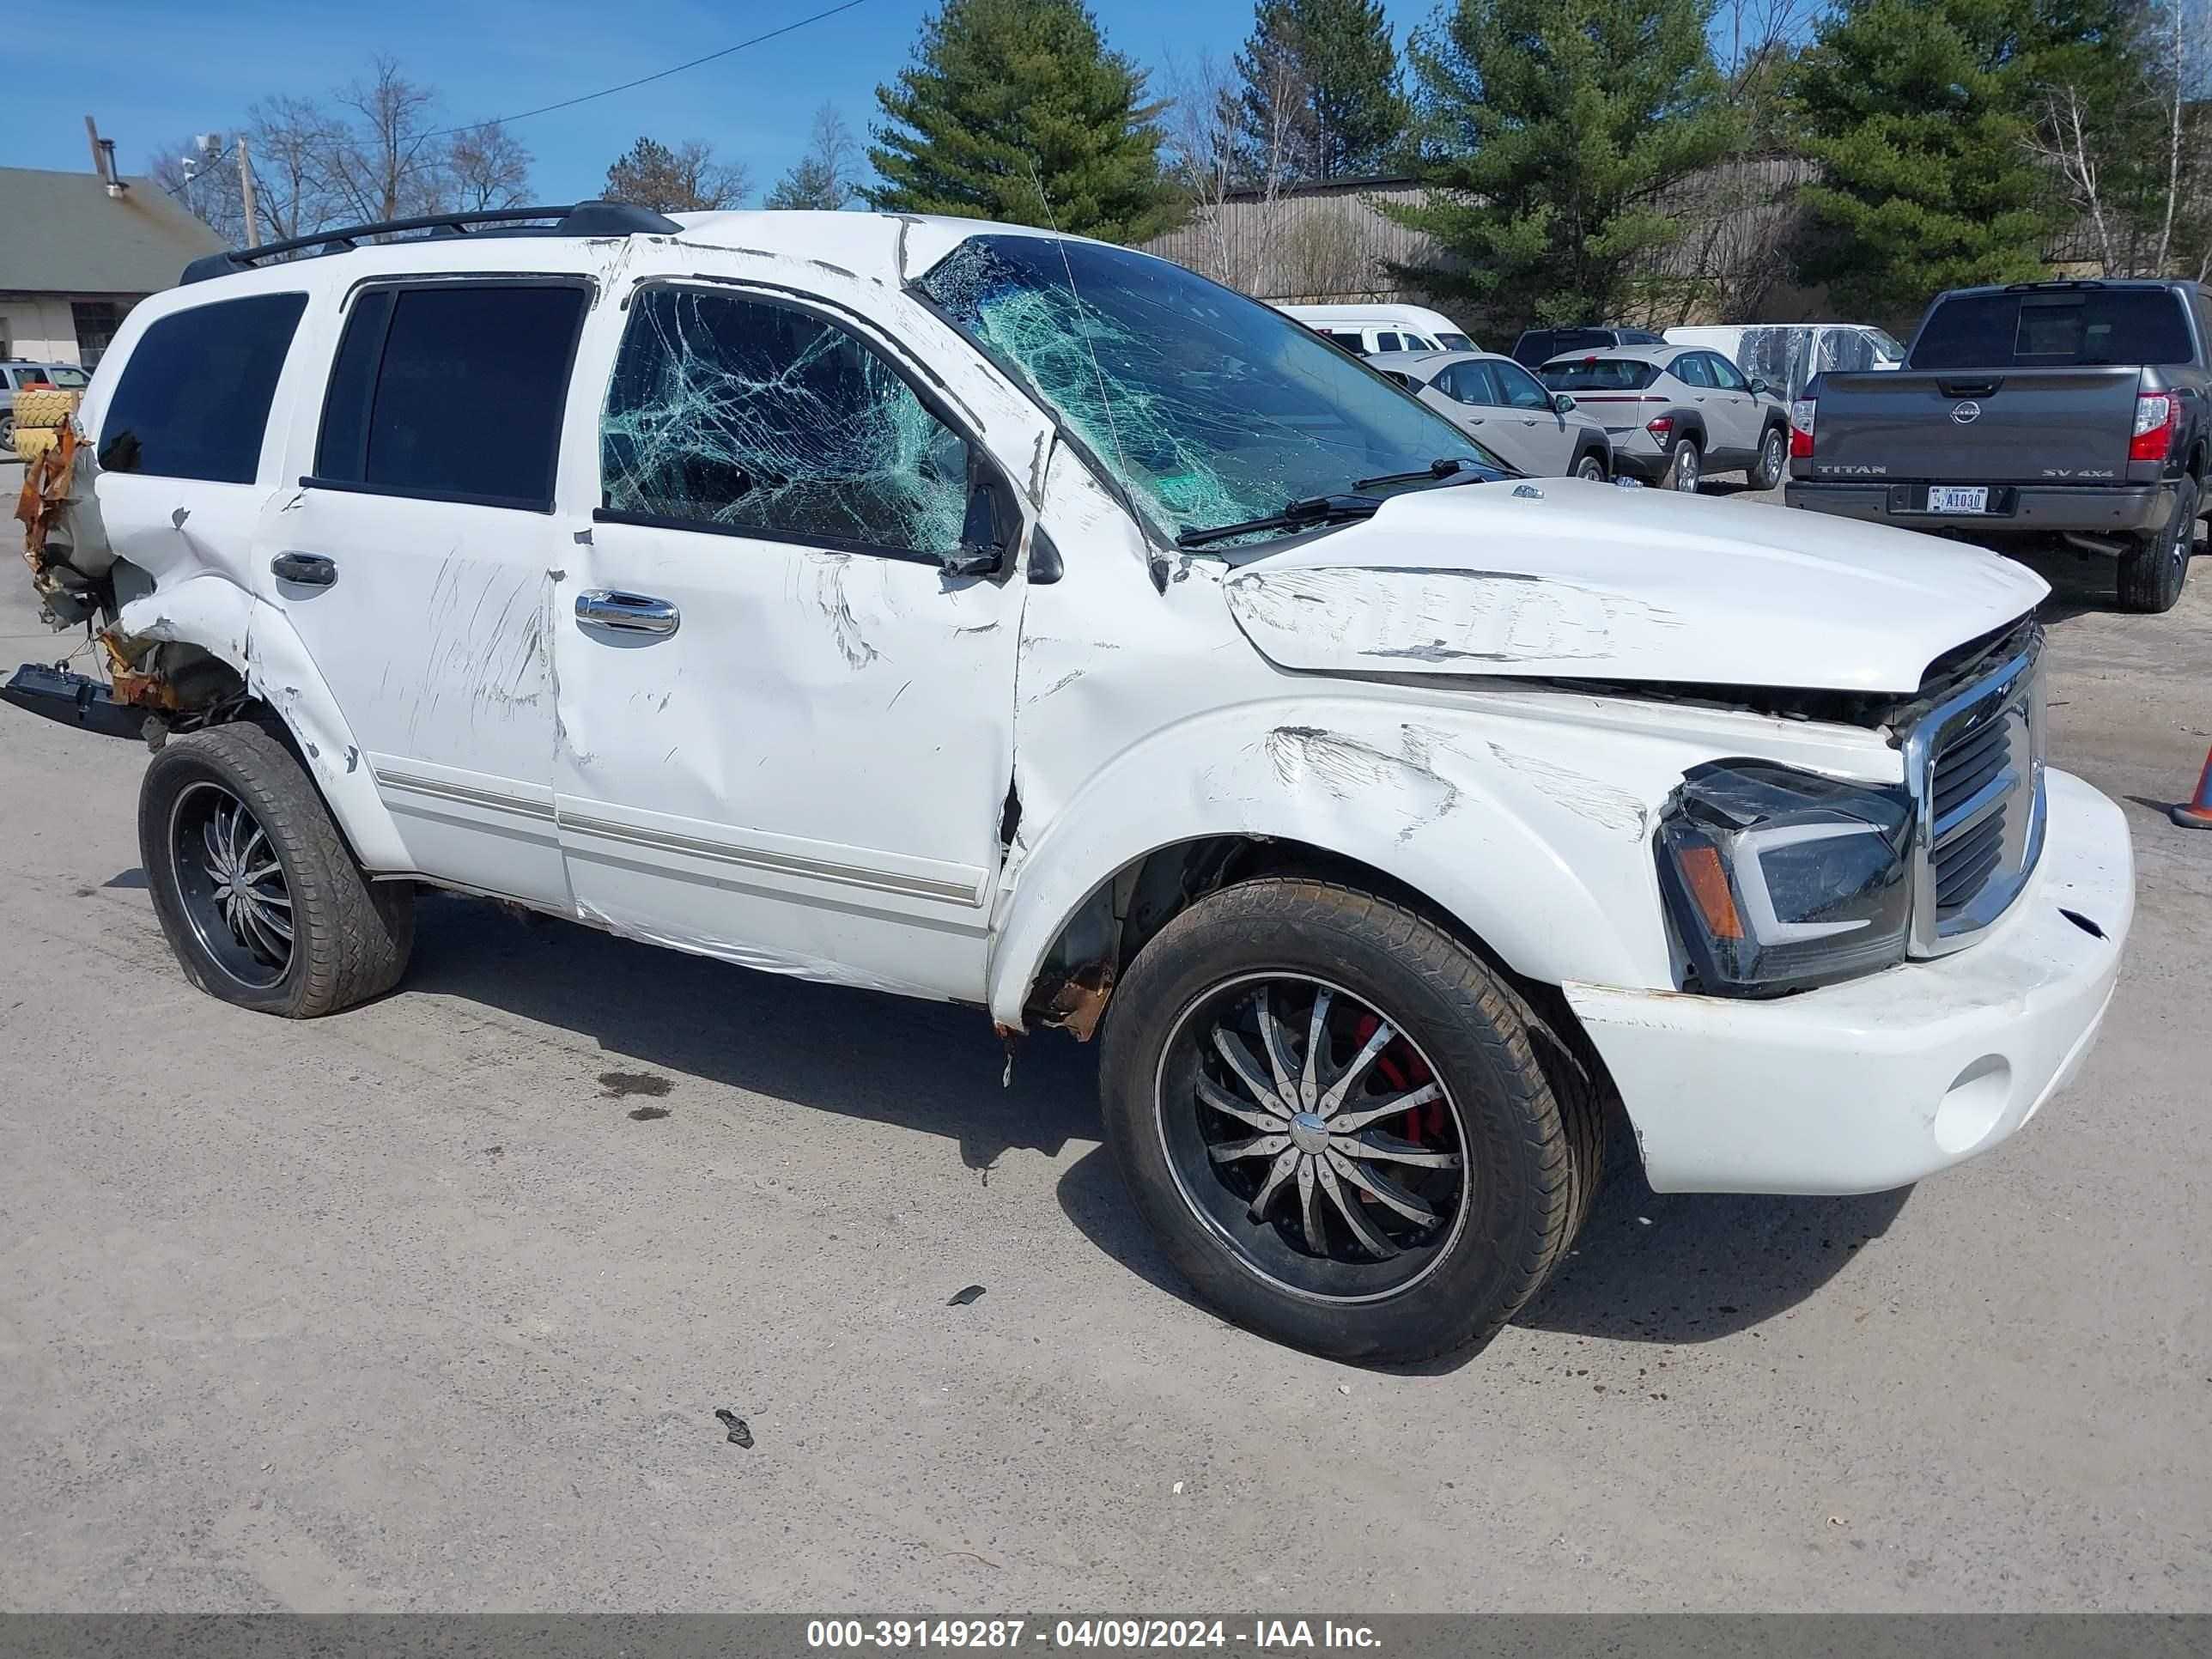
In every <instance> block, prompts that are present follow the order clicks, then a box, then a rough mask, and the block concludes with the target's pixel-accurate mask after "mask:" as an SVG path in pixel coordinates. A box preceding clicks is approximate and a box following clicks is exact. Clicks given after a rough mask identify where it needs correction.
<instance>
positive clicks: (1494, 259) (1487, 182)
mask: <svg viewBox="0 0 2212 1659" xmlns="http://www.w3.org/2000/svg"><path fill="white" fill-rule="evenodd" d="M1710 18H1711V4H1710V0H1457V3H1456V4H1455V5H1454V6H1453V7H1452V8H1451V9H1449V11H1448V12H1446V13H1444V14H1443V15H1441V16H1440V17H1439V19H1438V21H1437V23H1436V24H1434V25H1432V26H1431V27H1430V28H1429V29H1428V30H1426V31H1424V32H1422V33H1419V34H1417V35H1416V36H1415V38H1414V40H1413V42H1412V43H1411V45H1410V46H1409V47H1408V49H1407V58H1408V59H1409V61H1410V62H1411V63H1412V64H1413V73H1414V78H1415V85H1416V102H1417V106H1418V107H1419V112H1420V115H1421V118H1422V143H1423V154H1422V160H1421V163H1420V166H1419V169H1418V170H1419V173H1420V174H1421V176H1422V179H1423V182H1424V185H1425V191H1424V192H1423V198H1422V200H1421V201H1420V202H1419V203H1416V204H1411V205H1409V206H1406V207H1395V208H1389V209H1386V211H1389V213H1390V214H1391V215H1392V216H1393V217H1395V218H1397V219H1398V220H1400V221H1401V222H1403V223H1405V224H1407V225H1408V226H1410V227H1411V228H1414V229H1416V230H1419V231H1423V232H1425V233H1427V234H1429V235H1431V236H1432V237H1434V238H1435V239H1436V240H1437V242H1438V243H1439V244H1440V245H1441V246H1442V247H1443V251H1444V253H1445V255H1446V256H1447V257H1446V258H1444V259H1443V260H1442V261H1439V262H1438V263H1437V264H1435V265H1434V266H1431V267H1425V268H1419V269H1416V270H1410V271H1408V272H1407V273H1406V274H1407V276H1411V277H1413V279H1415V280H1417V281H1418V282H1419V283H1420V284H1421V285H1422V286H1423V287H1424V288H1425V289H1428V290H1429V291H1430V292H1431V293H1434V294H1437V295H1440V296H1451V297H1456V298H1460V299H1462V300H1463V301H1465V308H1466V310H1467V311H1468V313H1471V315H1473V316H1475V317H1479V318H1480V319H1481V324H1480V326H1481V327H1483V328H1484V329H1485V330H1486V331H1487V332H1488V333H1489V334H1490V335H1491V337H1493V338H1498V339H1510V338H1511V337H1512V336H1513V335H1514V334H1515V333H1517V332H1518V331H1520V330H1521V329H1522V328H1524V327H1527V326H1528V325H1530V324H1531V323H1553V324H1559V323H1586V322H1601V321H1607V320H1611V319H1614V318H1616V317H1618V316H1619V314H1620V312H1621V309H1622V307H1624V305H1625V304H1626V302H1627V301H1628V299H1629V289H1630V278H1631V275H1632V271H1633V270H1635V269H1636V267H1637V265H1638V263H1639V261H1644V260H1647V259H1648V258H1649V257H1650V254H1651V253H1652V252H1654V251H1655V250H1656V249H1659V248H1663V247H1665V246H1668V244H1669V243H1671V242H1673V241H1674V240H1675V238H1676V236H1677V235H1678V234H1680V233H1679V230H1678V228H1677V227H1676V225H1675V224H1674V222H1673V220H1672V219H1671V218H1670V216H1669V215H1668V212H1667V210H1666V209H1665V206H1664V205H1663V198H1664V196H1665V192H1666V191H1668V189H1669V188H1670V187H1672V186H1674V185H1677V184H1679V183H1680V182H1681V181H1682V180H1683V179H1687V178H1689V177H1690V176H1692V174H1694V173H1697V172H1699V170H1700V169H1701V168H1704V167H1710V166H1711V165H1712V164H1713V163H1714V162H1716V161H1718V160H1720V159H1721V157H1723V155H1726V154H1727V153H1728V151H1729V147H1730V144H1731V142H1732V140H1733V137H1734V135H1735V128H1736V125H1737V117H1736V115H1735V112H1734V111H1732V110H1731V109H1730V108H1729V106H1728V104H1727V103H1726V101H1725V100H1724V99H1723V95H1722V94H1723V88H1722V86H1721V82H1720V77H1719V76H1718V74H1717V71H1716V70H1715V69H1714V67H1713V59H1712V52H1711V47H1710V46H1708V44H1707V42H1706V38H1705V36H1706V26H1707V23H1708V21H1709V20H1710Z"/></svg>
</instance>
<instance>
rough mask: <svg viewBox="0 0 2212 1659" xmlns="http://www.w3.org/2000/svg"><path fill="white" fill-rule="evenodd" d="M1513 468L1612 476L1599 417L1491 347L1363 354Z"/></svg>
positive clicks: (1610, 452)
mask: <svg viewBox="0 0 2212 1659" xmlns="http://www.w3.org/2000/svg"><path fill="white" fill-rule="evenodd" d="M1367 361H1368V362H1370V363H1372V364H1373V365H1374V366H1375V367H1376V368H1378V369H1380V370H1381V371H1382V372H1383V374H1387V375H1388V376H1389V377H1390V379H1392V380H1395V381H1397V382H1398V384H1399V385H1401V386H1404V387H1405V388H1406V390H1407V391H1408V392H1412V393H1413V395H1414V396H1415V397H1417V398H1419V399H1420V400H1421V401H1422V402H1423V403H1425V404H1428V405H1429V407H1430V408H1431V409H1433V410H1436V411H1437V413H1438V414H1440V415H1442V416H1443V417H1444V418H1445V419H1446V420H1448V421H1449V422H1451V423H1452V424H1453V425H1455V426H1456V427H1458V428H1461V429H1462V431H1464V432H1466V433H1467V435H1468V436H1469V437H1471V438H1473V439H1474V441H1476V442H1477V443H1479V444H1480V445H1482V447H1484V448H1486V449H1487V450H1489V451H1490V452H1491V453H1493V454H1495V455H1496V456H1498V459H1501V460H1503V461H1504V462H1505V463H1506V464H1507V465H1510V466H1512V467H1514V468H1516V470H1518V471H1522V472H1528V473H1533V474H1536V475H1539V476H1544V477H1575V478H1589V479H1592V480H1594V481H1595V482H1596V483H1604V482H1605V481H1606V480H1607V478H1609V477H1612V476H1613V445H1612V442H1611V441H1610V440H1609V439H1608V438H1607V435H1606V430H1605V424H1604V422H1601V421H1598V420H1595V419H1593V418H1592V417H1591V416H1589V415H1586V414H1584V413H1583V411H1582V410H1580V409H1578V408H1577V407H1576V406H1575V400H1574V398H1572V397H1571V395H1570V394H1568V393H1566V392H1553V391H1549V390H1547V388H1545V387H1544V386H1541V385H1540V384H1539V383H1538V382H1537V380H1536V377H1535V376H1534V375H1533V374H1530V373H1529V372H1528V370H1527V369H1525V368H1522V367H1521V365H1520V364H1518V363H1516V362H1514V361H1513V360H1512V359H1511V358H1510V357H1504V356H1498V354H1497V353H1496V352H1491V351H1385V352H1377V353H1376V355H1375V356H1371V357H1370V358H1369V359H1368V360H1367Z"/></svg>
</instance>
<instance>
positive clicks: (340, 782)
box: [115, 575, 411, 871]
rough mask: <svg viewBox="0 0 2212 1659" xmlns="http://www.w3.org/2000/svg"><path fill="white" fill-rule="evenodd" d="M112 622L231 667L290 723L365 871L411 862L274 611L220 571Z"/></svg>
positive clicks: (148, 597) (295, 640)
mask: <svg viewBox="0 0 2212 1659" xmlns="http://www.w3.org/2000/svg"><path fill="white" fill-rule="evenodd" d="M115 629H116V632H117V633H118V634H121V635H128V636H130V637H131V638H133V639H142V640H171V641H177V642H178V643H179V644H185V645H196V646H197V647H200V648H201V649H202V650H203V651H205V652H207V653H209V654H210V656H214V657H218V658H220V659H222V660H223V661H224V662H227V663H228V664H229V665H231V667H233V668H234V669H235V670H237V671H238V674H239V677H240V678H241V679H242V680H244V681H245V682H246V690H248V691H249V692H251V693H252V695H253V696H256V697H258V698H259V699H260V700H261V701H262V702H264V703H266V704H267V705H268V706H269V707H270V708H273V709H274V710H276V714H277V715H278V717H279V718H280V719H282V720H283V722H284V724H285V726H287V727H288V728H289V730H290V732H291V733H292V736H293V738H294V740H295V742H296V743H297V744H298V745H299V750H300V754H301V757H302V758H303V759H304V760H305V761H306V762H307V770H308V774H309V775H311V776H312V777H313V779H314V781H315V783H316V786H317V787H319V788H320V789H321V791H322V793H323V799H324V801H325V803H327V804H328V805H329V807H330V809H331V817H334V818H336V819H337V824H338V829H339V831H340V833H342V834H343V836H345V838H346V842H347V843H348V844H349V846H350V847H351V848H353V852H354V856H355V857H356V858H357V859H359V860H361V862H362V865H363V866H365V867H366V868H368V869H370V870H380V871H386V870H406V869H409V868H410V867H411V866H410V860H409V858H408V854H407V849H406V848H405V846H404V844H403V843H402V842H401V841H400V839H399V831H398V828H397V827H396V826H395V825H394V824H393V823H392V814H391V813H390V812H388V811H386V810H385V805H384V802H383V800H382V799H380V797H379V796H378V794H377V793H376V785H375V781H374V779H373V778H372V777H371V776H370V774H369V769H368V766H367V764H365V763H364V762H363V760H362V752H361V747H360V745H359V744H357V743H356V742H355V740H354V736H353V730H352V728H351V727H350V726H349V725H348V724H347V723H346V720H345V717H344V715H343V714H340V713H339V712H338V704H337V698H336V697H334V696H331V689H330V687H329V685H328V684H325V681H324V679H323V677H322V675H321V674H320V673H319V671H317V670H316V668H315V665H314V662H313V659H311V658H310V657H309V656H308V654H307V647H306V646H305V645H304V644H303V643H302V642H301V639H300V635H299V634H298V632H297V631H296V630H295V629H294V628H293V626H292V624H291V622H290V620H289V618H287V617H286V616H285V615H284V613H283V611H279V610H278V609H277V608H276V606H274V605H270V603H269V602H268V601H267V600H265V599H259V598H258V597H256V596H255V595H254V594H252V593H250V592H247V591H246V589H245V588H243V587H240V586H239V585H238V584H237V583H236V582H234V581H232V580H229V579H228V577H224V576H216V575H201V576H190V577H187V578H185V580H182V581H179V582H174V583H172V584H170V585H168V586H164V587H161V588H157V589H155V591H154V592H151V593H148V594H145V595H143V597H141V598H139V599H133V600H131V603H130V604H128V605H125V606H123V607H122V609H121V610H120V611H118V613H117V616H116V623H115Z"/></svg>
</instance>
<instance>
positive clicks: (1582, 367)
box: [1540, 357, 1659, 392]
mask: <svg viewBox="0 0 2212 1659" xmlns="http://www.w3.org/2000/svg"><path fill="white" fill-rule="evenodd" d="M1540 378H1541V380H1543V382H1544V384H1545V385H1546V386H1549V387H1551V388H1552V390H1553V391H1554V392H1641V391H1643V390H1644V387H1646V386H1650V384H1651V382H1652V381H1654V380H1657V379H1658V378H1659V370H1658V368H1656V366H1655V365H1653V364H1650V363H1642V362H1637V361H1636V360H1635V359H1634V358H1633V357H1593V358H1590V359H1589V360H1588V361H1587V362H1578V363H1547V364H1545V365H1544V368H1543V369H1542V371H1541V375H1540Z"/></svg>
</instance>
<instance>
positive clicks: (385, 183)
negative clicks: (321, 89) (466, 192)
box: [324, 57, 450, 222]
mask: <svg viewBox="0 0 2212 1659" xmlns="http://www.w3.org/2000/svg"><path fill="white" fill-rule="evenodd" d="M336 102H337V106H338V107H339V110H340V111H341V112H342V115H341V119H340V120H339V121H338V122H334V123H333V124H332V125H331V128H330V130H329V133H328V137H327V139H326V141H325V144H326V148H325V153H324V162H325V169H326V172H327V175H328V182H329V185H330V188H331V192H332V194H333V195H334V196H335V197H337V199H338V201H339V202H340V204H342V207H343V211H344V212H345V213H347V214H349V215H350V216H352V217H354V218H356V219H358V220H361V221H362V222H374V221H377V220H384V219H405V218H412V217H415V216H417V215H420V214H424V213H435V212H438V211H440V210H441V209H443V207H444V206H445V202H444V199H443V198H444V197H445V196H446V194H447V187H448V185H449V184H450V180H449V179H447V175H446V167H445V162H446V152H445V150H444V149H443V147H442V146H441V144H440V143H439V142H438V139H437V133H436V127H435V110H436V107H437V94H435V92H433V91H432V90H431V89H430V88H428V87H425V86H422V85H420V84H418V83H417V82H413V81H410V80H409V79H408V78H407V77H406V76H404V75H403V74H401V73H400V70H399V64H398V60H397V59H395V58H384V57H380V58H377V59H376V61H375V63H374V64H373V65H372V66H371V72H370V74H369V76H368V78H367V79H365V80H360V81H356V82H352V83H351V84H350V85H349V86H347V87H345V88H343V90H341V91H340V92H339V93H338V94H337V99H336Z"/></svg>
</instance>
